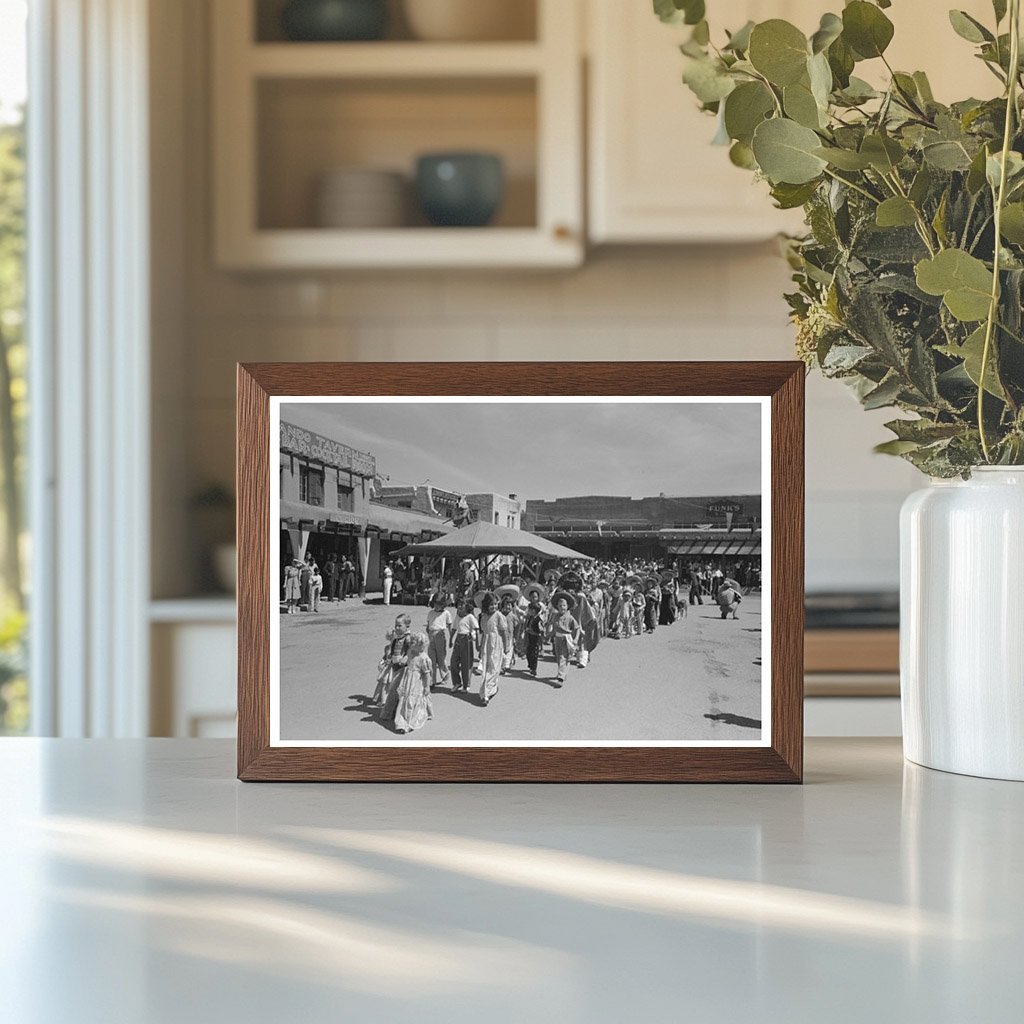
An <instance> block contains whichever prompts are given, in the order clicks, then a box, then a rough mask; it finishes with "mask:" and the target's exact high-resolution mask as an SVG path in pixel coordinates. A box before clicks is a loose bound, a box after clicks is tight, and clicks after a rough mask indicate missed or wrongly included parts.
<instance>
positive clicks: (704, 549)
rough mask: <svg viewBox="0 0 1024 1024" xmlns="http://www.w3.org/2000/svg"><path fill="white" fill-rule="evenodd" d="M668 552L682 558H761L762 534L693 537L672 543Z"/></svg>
mask: <svg viewBox="0 0 1024 1024" xmlns="http://www.w3.org/2000/svg"><path fill="white" fill-rule="evenodd" d="M668 553H669V554H670V555H674V556H676V557H680V558H699V557H716V558H717V557H726V558H759V557H760V555H761V538H760V536H757V537H751V536H749V535H748V536H744V535H743V534H737V535H734V536H733V537H730V538H728V539H722V538H721V537H691V538H689V539H687V540H685V541H682V542H681V543H679V544H670V545H669V547H668Z"/></svg>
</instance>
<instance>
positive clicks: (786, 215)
mask: <svg viewBox="0 0 1024 1024" xmlns="http://www.w3.org/2000/svg"><path fill="white" fill-rule="evenodd" d="M587 4H588V8H587V19H586V20H587V24H588V27H589V32H590V36H589V41H588V43H589V45H588V69H589V70H588V75H589V81H588V95H589V100H588V139H589V143H588V163H589V169H588V179H589V180H588V185H589V190H588V191H589V202H588V206H589V211H588V212H589V234H590V239H591V241H592V242H593V243H596V244H601V243H614V242H727V241H750V240H757V239H765V238H769V237H771V236H773V235H775V234H778V233H779V232H780V231H799V230H801V228H802V223H803V221H802V217H801V214H800V212H799V211H780V210H776V209H775V208H774V206H773V205H772V203H771V201H770V199H769V198H768V195H767V186H766V185H765V184H764V183H757V182H754V181H753V180H752V176H751V175H750V173H749V172H747V171H744V170H742V169H740V168H737V167H734V166H733V165H732V164H731V163H730V162H729V158H728V154H727V151H726V150H725V148H724V147H718V146H712V145H710V141H711V138H712V137H713V136H714V134H715V127H716V125H715V121H714V119H713V118H710V117H708V116H707V115H705V114H702V113H701V112H700V111H699V110H698V109H697V105H696V101H695V100H694V98H693V97H692V95H691V94H690V92H689V90H688V89H687V88H686V87H685V86H684V85H683V84H682V82H681V80H680V79H681V74H682V69H683V63H684V62H683V58H682V57H681V55H680V53H679V49H678V44H679V43H681V42H682V41H684V40H685V39H686V38H687V35H688V33H689V29H688V28H687V27H685V26H670V25H663V24H661V22H659V21H658V19H657V18H656V17H655V16H654V15H653V13H652V11H651V4H650V3H649V2H647V0H587ZM842 6H843V4H841V3H833V4H829V3H828V2H827V0H729V2H728V3H725V2H722V0H708V5H707V7H708V18H709V21H710V23H711V26H712V34H713V37H715V38H720V37H721V33H722V30H723V29H724V28H730V29H735V28H739V27H740V26H741V25H743V24H744V23H745V22H746V21H747V20H750V19H753V20H764V19H766V18H785V19H787V20H789V21H792V22H793V23H794V24H796V25H798V26H799V27H800V28H801V29H802V30H803V31H804V32H806V33H808V34H810V33H811V32H813V31H814V30H815V29H816V28H817V25H818V21H819V18H820V17H821V14H822V13H823V12H824V11H827V10H829V9H832V10H837V11H838V10H839V9H840V8H841V7H842ZM956 6H958V7H962V8H963V9H965V10H967V11H969V12H972V13H974V14H975V15H976V16H977V17H978V18H979V19H980V20H982V21H984V22H985V23H989V22H991V21H992V8H991V4H990V3H989V2H988V0H968V2H966V3H963V4H957V5H956ZM886 14H887V15H888V16H889V17H890V18H891V19H892V20H893V22H894V24H895V27H896V34H895V38H894V41H893V43H892V46H891V48H890V51H889V53H888V54H887V56H888V57H889V59H890V61H891V63H892V64H893V66H894V67H896V68H897V69H899V68H907V69H909V70H917V69H918V68H920V69H923V70H925V71H926V72H928V74H929V77H930V78H931V81H932V86H933V89H934V92H935V94H936V96H937V98H939V99H941V100H944V101H951V100H954V99H962V98H965V97H968V96H971V95H976V96H989V95H994V94H995V90H996V89H997V88H998V83H997V82H996V80H995V79H994V78H992V77H991V75H990V74H989V72H987V71H986V70H985V69H984V67H982V66H981V63H980V61H977V60H975V59H974V57H973V53H972V47H971V45H970V44H969V43H967V42H965V41H964V40H962V39H960V38H959V37H958V36H956V35H955V33H954V32H953V30H952V28H951V27H950V24H949V21H948V18H947V15H946V7H945V6H941V7H938V6H936V5H935V4H933V3H931V2H930V0H900V2H899V3H895V4H893V6H892V7H891V8H889V9H888V10H887V11H886ZM857 73H858V74H859V75H861V76H862V77H864V78H867V79H869V80H873V81H874V82H876V83H877V82H879V81H881V80H882V79H883V78H885V76H886V75H887V72H886V71H885V68H884V66H883V65H882V64H881V62H880V61H873V62H867V63H862V64H860V65H858V72H857Z"/></svg>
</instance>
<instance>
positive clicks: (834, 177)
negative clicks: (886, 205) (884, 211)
mask: <svg viewBox="0 0 1024 1024" xmlns="http://www.w3.org/2000/svg"><path fill="white" fill-rule="evenodd" d="M825 173H826V174H827V175H828V176H829V177H830V178H831V179H832V180H833V181H838V182H839V183H840V184H841V185H845V186H846V187H847V188H852V189H853V191H854V192H859V193H860V194H861V195H862V196H864V198H865V199H870V200H871V202H873V203H874V204H875V206H877V205H878V204H879V202H880V200H879V199H878V197H877V196H873V195H872V194H871V193H870V192H868V190H867V189H864V188H861V187H860V185H857V184H855V183H854V182H852V181H847V180H846V178H840V177H839V175H838V174H835V173H833V172H832V171H830V170H829V169H828V168H827V167H826V168H825Z"/></svg>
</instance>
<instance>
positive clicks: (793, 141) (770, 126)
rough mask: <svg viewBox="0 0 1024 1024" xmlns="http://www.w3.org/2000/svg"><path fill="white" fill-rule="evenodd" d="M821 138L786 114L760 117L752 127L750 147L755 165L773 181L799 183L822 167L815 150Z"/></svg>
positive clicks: (808, 179)
mask: <svg viewBox="0 0 1024 1024" xmlns="http://www.w3.org/2000/svg"><path fill="white" fill-rule="evenodd" d="M820 142H821V140H820V139H819V138H818V136H817V135H816V134H815V133H814V132H813V131H811V129H810V128H804V127H803V126H802V125H799V124H796V123H795V122H794V121H789V120H787V119H786V118H775V119H774V120H771V121H762V122H761V123H760V124H759V125H758V126H757V129H756V130H755V131H754V138H753V143H752V148H753V150H754V156H755V158H756V159H757V163H758V166H759V167H760V168H761V171H762V173H763V174H764V176H765V177H766V178H767V179H768V180H769V181H770V182H772V183H773V184H777V183H779V182H786V183H787V184H790V185H802V184H804V183H805V182H809V181H813V180H814V179H816V178H817V177H818V176H819V175H820V174H821V172H822V171H823V170H824V169H825V161H824V160H822V159H821V157H820V156H818V155H817V154H816V152H815V150H816V149H818V147H819V145H820Z"/></svg>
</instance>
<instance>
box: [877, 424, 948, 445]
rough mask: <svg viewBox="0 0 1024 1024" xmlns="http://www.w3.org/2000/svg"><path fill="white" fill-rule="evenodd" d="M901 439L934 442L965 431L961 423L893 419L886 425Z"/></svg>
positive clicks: (919, 442)
mask: <svg viewBox="0 0 1024 1024" xmlns="http://www.w3.org/2000/svg"><path fill="white" fill-rule="evenodd" d="M885 428H886V430H891V431H892V432H893V433H894V434H895V435H896V437H897V438H898V439H899V440H900V441H915V442H917V443H918V444H933V443H934V442H936V441H944V440H948V439H949V438H951V437H956V436H957V434H960V433H962V432H963V429H964V428H963V426H962V425H961V424H959V423H936V422H935V421H934V420H928V419H920V420H891V421H890V422H889V423H886V425H885Z"/></svg>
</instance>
